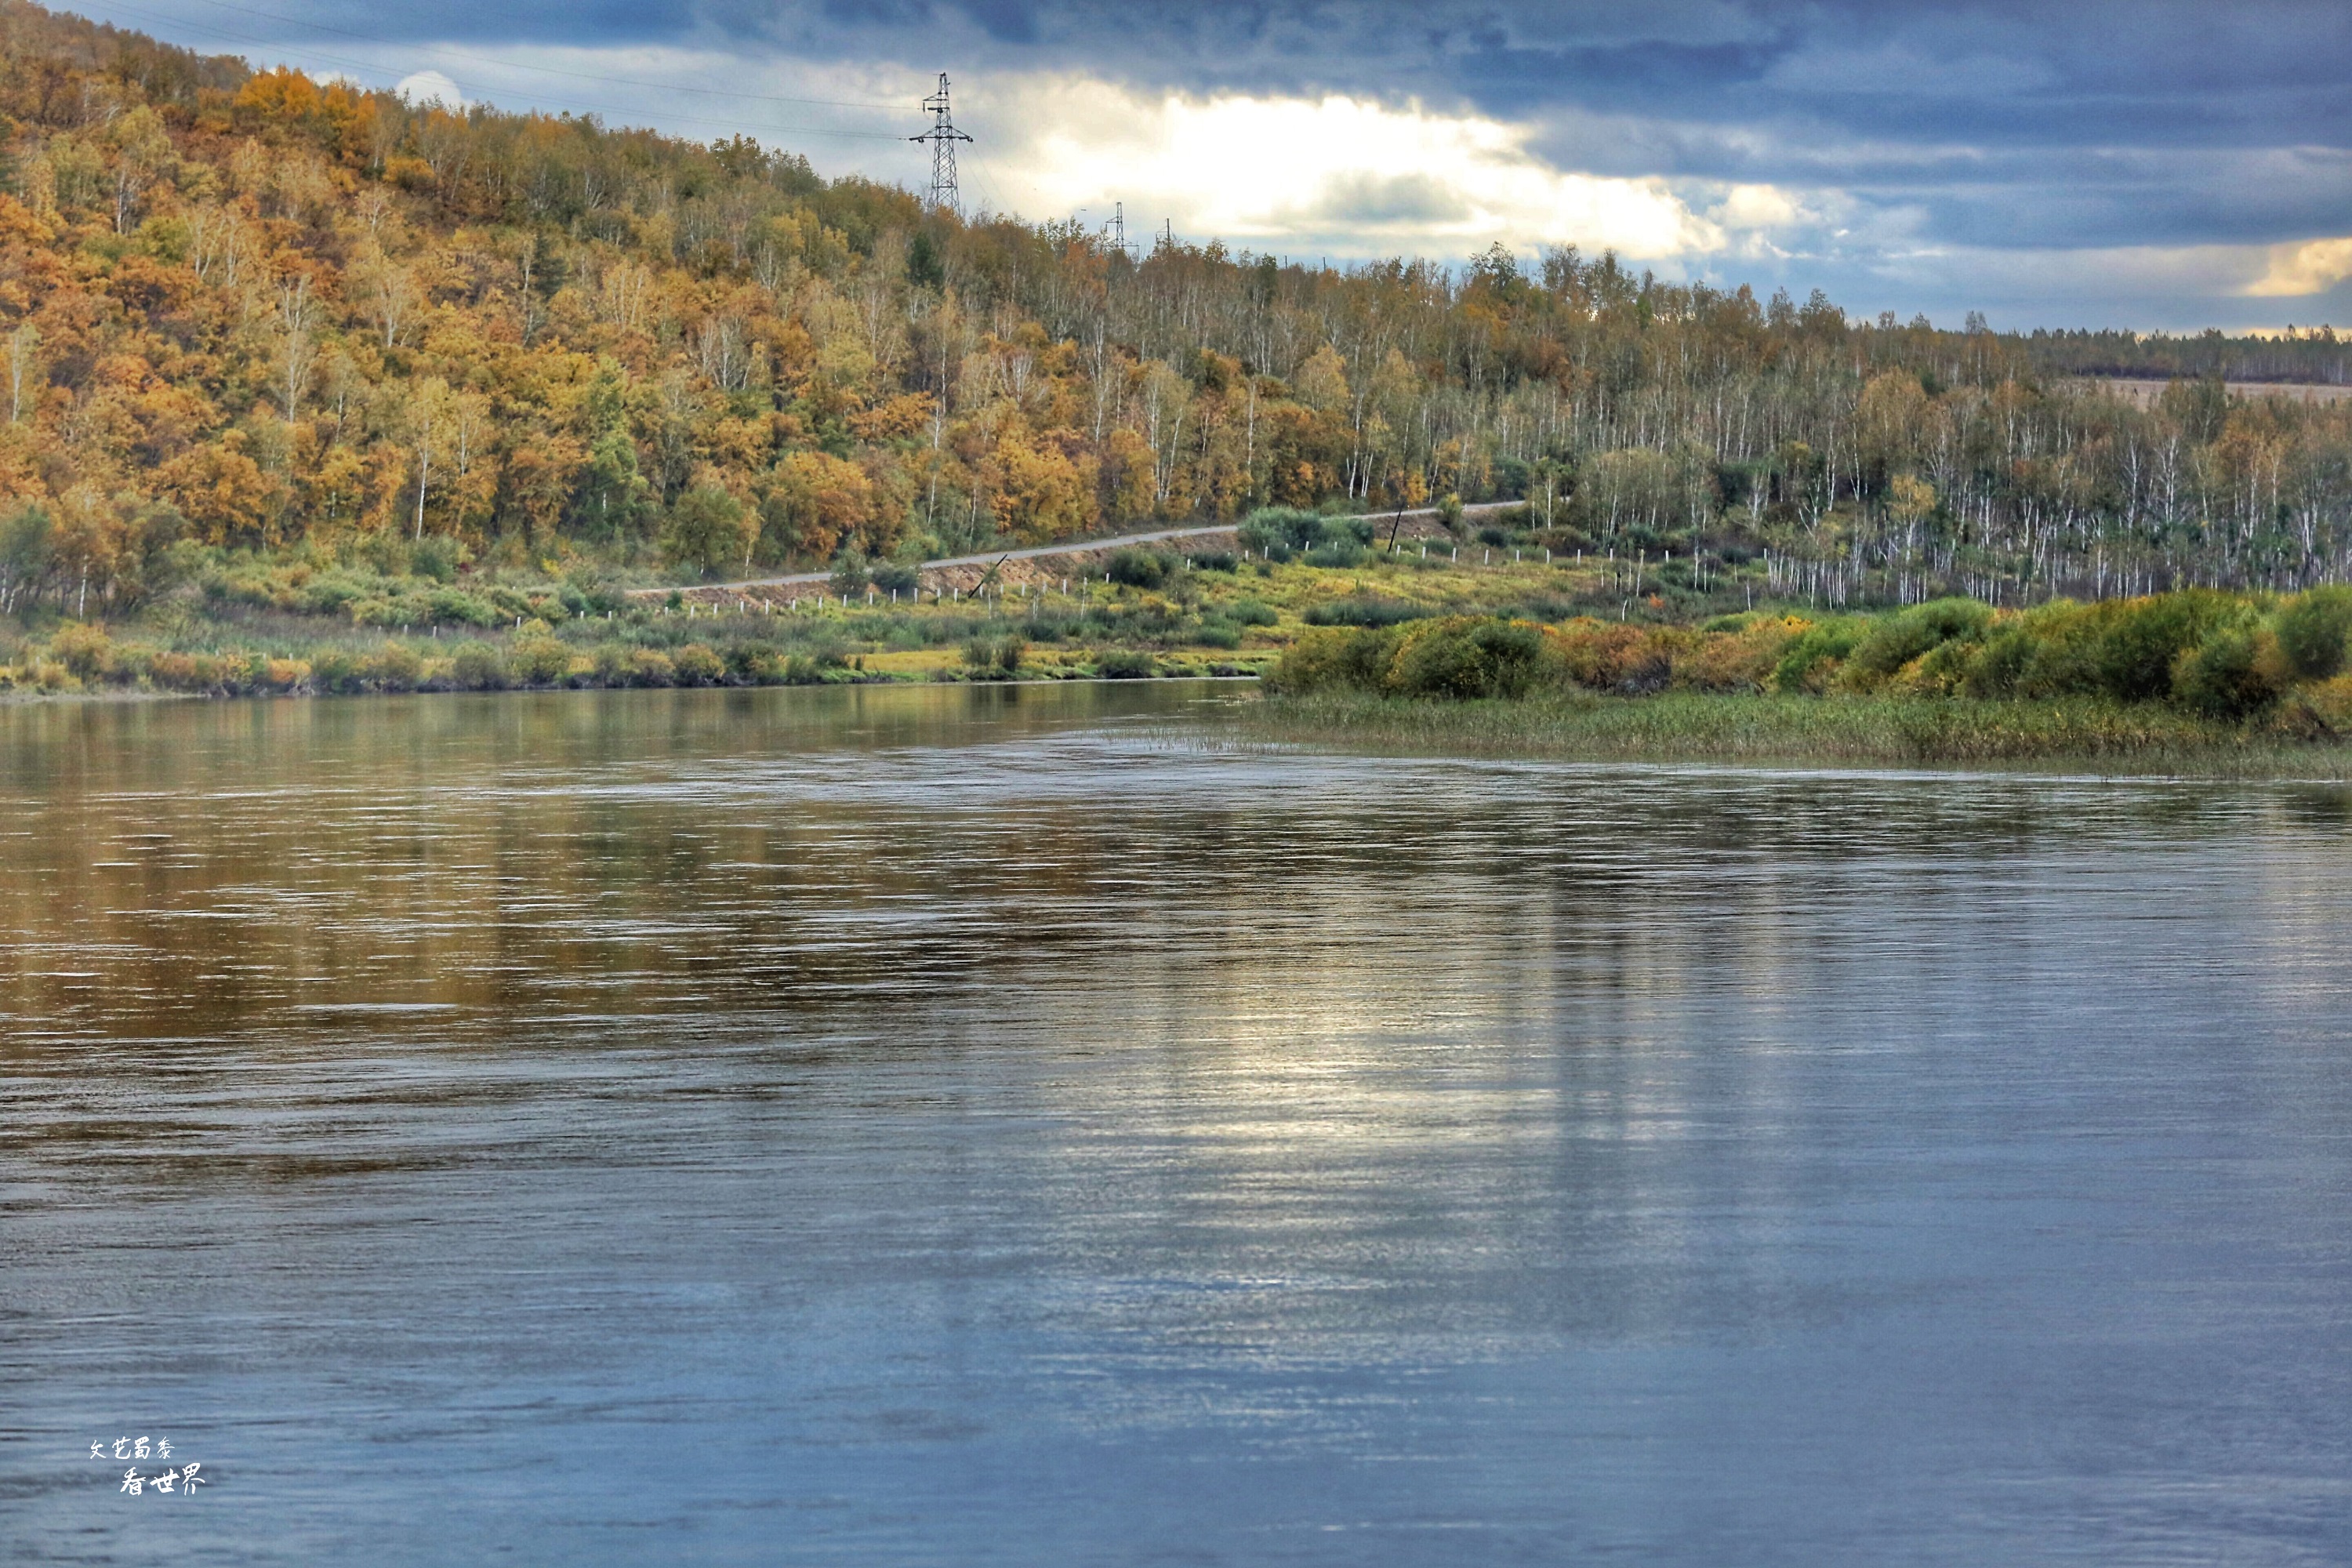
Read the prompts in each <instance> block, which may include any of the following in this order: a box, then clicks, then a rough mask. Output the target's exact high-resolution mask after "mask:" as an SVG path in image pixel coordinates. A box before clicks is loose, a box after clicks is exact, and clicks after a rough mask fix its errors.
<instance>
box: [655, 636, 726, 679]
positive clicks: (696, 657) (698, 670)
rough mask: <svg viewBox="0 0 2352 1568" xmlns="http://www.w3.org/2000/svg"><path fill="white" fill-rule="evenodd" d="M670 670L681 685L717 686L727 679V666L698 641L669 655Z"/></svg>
mask: <svg viewBox="0 0 2352 1568" xmlns="http://www.w3.org/2000/svg"><path fill="white" fill-rule="evenodd" d="M669 660H670V670H671V672H672V673H673V674H674V675H675V676H676V677H677V683H678V684H679V685H680V686H716V685H718V684H719V682H720V681H722V680H724V679H727V666H726V664H725V663H724V662H723V661H721V660H720V658H719V656H718V655H717V654H715V653H713V652H711V651H710V649H709V648H708V647H704V646H703V645H702V644H700V643H698V642H690V643H688V644H687V645H686V646H685V647H682V648H680V649H678V650H677V652H676V653H674V654H672V655H670V656H669Z"/></svg>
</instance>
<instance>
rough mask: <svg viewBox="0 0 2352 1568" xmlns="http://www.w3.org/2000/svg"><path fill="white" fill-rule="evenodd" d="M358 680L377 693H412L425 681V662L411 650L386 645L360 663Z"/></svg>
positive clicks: (397, 644) (399, 645)
mask: <svg viewBox="0 0 2352 1568" xmlns="http://www.w3.org/2000/svg"><path fill="white" fill-rule="evenodd" d="M360 679H362V680H364V681H365V682H367V684H368V685H370V686H372V687H373V688H374V689H376V690H378V691H414V690H415V689H416V687H417V683H418V682H419V681H421V680H423V679H425V661H424V660H423V659H422V658H418V657H417V656H416V654H415V651H414V650H413V649H410V648H408V647H403V646H402V645H401V644H399V643H386V644H384V645H383V647H380V648H378V649H376V650H375V652H373V653H372V654H370V655H368V657H367V658H364V659H362V660H361V661H360Z"/></svg>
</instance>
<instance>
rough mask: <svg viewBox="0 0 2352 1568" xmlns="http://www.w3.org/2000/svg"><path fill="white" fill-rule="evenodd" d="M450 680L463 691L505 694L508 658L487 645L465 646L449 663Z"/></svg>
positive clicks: (470, 643)
mask: <svg viewBox="0 0 2352 1568" xmlns="http://www.w3.org/2000/svg"><path fill="white" fill-rule="evenodd" d="M449 679H450V682H451V684H453V685H455V686H456V687H457V689H458V690H460V691H504V690H505V689H507V682H508V674H507V660H506V655H504V654H502V653H500V652H499V650H498V649H497V648H495V647H491V646H490V645H489V644H488V643H486V642H462V643H459V644H458V645H457V649H456V651H455V652H453V653H452V654H451V656H450V659H449Z"/></svg>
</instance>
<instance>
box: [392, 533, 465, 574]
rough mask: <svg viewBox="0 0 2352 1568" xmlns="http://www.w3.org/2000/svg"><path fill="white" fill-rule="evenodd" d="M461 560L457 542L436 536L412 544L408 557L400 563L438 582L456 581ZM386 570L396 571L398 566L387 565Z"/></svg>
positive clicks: (411, 570)
mask: <svg viewBox="0 0 2352 1568" xmlns="http://www.w3.org/2000/svg"><path fill="white" fill-rule="evenodd" d="M394 559H396V557H394ZM459 560H460V558H459V552H458V549H457V541H456V540H454V539H446V538H441V537H437V536H436V537H435V538H432V539H420V540H418V541H417V542H415V544H413V545H411V546H410V547H409V549H408V552H407V559H406V560H405V561H403V562H401V563H400V564H401V565H403V566H405V567H406V568H407V569H408V570H409V571H410V572H413V573H415V574H416V575H417V576H419V577H430V578H432V579H433V580H434V581H435V582H436V583H454V582H456V581H457V567H458V565H459ZM386 570H390V571H396V570H398V567H387V568H386Z"/></svg>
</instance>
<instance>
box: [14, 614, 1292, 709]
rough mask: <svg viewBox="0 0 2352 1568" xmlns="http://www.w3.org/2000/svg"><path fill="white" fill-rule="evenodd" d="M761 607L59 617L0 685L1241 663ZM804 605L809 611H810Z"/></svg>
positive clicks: (775, 682)
mask: <svg viewBox="0 0 2352 1568" xmlns="http://www.w3.org/2000/svg"><path fill="white" fill-rule="evenodd" d="M775 618H776V617H759V616H731V617H718V616H704V617H700V618H698V619H697V620H684V619H681V618H678V617H675V616H670V617H664V616H643V615H640V616H636V617H635V618H634V619H635V624H630V623H616V625H617V626H618V627H619V632H618V634H617V635H604V636H600V635H599V634H602V633H604V632H605V631H606V628H605V627H604V626H602V625H598V626H562V627H551V626H547V625H545V624H543V623H541V622H537V621H530V620H526V621H524V622H523V623H522V625H521V626H519V627H515V628H511V629H509V630H501V631H499V632H496V633H478V634H475V635H472V636H467V637H439V636H434V635H429V634H426V635H417V636H412V637H384V638H380V639H373V640H368V641H352V642H338V641H328V640H323V639H317V638H304V637H299V636H295V637H286V638H283V639H279V646H275V647H252V646H238V645H227V646H217V647H205V648H187V647H170V646H161V645H159V644H158V643H156V642H154V641H152V640H145V639H142V638H141V637H138V636H137V635H135V634H132V635H129V636H125V637H120V638H118V637H114V636H111V635H110V634H109V633H108V631H107V630H106V629H105V628H103V627H100V626H90V625H84V624H81V623H68V624H66V625H63V626H58V627H56V628H54V629H53V630H51V631H50V632H49V634H48V635H47V637H45V638H40V639H33V638H27V637H14V638H12V637H8V636H7V635H6V634H5V633H0V692H13V693H16V694H18V695H23V696H64V695H99V694H106V693H119V694H125V695H129V694H136V693H142V692H143V693H153V694H177V695H185V696H203V697H268V696H343V695H356V694H360V693H399V692H412V691H508V690H551V689H616V688H632V687H718V686H735V687H749V686H826V685H854V684H879V683H885V682H894V681H953V680H1016V679H1017V680H1072V679H1110V680H1117V679H1145V678H1150V677H1154V676H1174V677H1186V676H1224V675H1236V674H1244V673H1254V668H1252V667H1249V666H1236V665H1234V664H1232V663H1230V662H1228V661H1227V660H1225V659H1224V658H1223V657H1221V656H1220V657H1210V656H1208V655H1206V654H1195V653H1192V652H1188V651H1186V650H1182V649H1179V650H1173V651H1167V650H1160V651H1154V650H1151V649H1148V648H1139V647H1119V646H1101V645H1098V644H1095V643H1091V642H1088V641H1086V640H1084V639H1083V638H1082V637H1079V636H1077V635H1076V634H1075V633H1074V632H1073V631H1072V630H1071V629H1070V628H1067V627H1065V626H1061V625H1059V624H1057V623H1055V622H1052V621H1048V620H1044V619H1032V620H1019V619H1001V618H998V617H993V616H989V617H982V616H974V617H971V618H969V619H968V620H967V621H965V622H962V623H959V625H961V626H966V627H968V628H969V629H970V630H971V631H972V632H976V633H977V634H978V635H972V636H969V637H967V640H966V641H965V643H964V644H963V647H962V648H961V653H960V654H959V652H958V650H957V649H956V648H955V647H952V646H950V645H948V644H946V643H945V642H943V641H942V640H940V639H941V637H942V634H944V633H948V632H951V631H954V630H955V629H957V627H956V626H949V625H946V624H943V623H942V622H941V618H940V617H936V616H933V617H927V619H928V621H929V623H930V624H921V623H915V622H913V618H912V617H908V620H909V622H910V624H909V625H908V626H892V625H891V624H889V617H887V616H873V617H866V620H867V621H870V622H872V623H873V624H863V625H850V626H828V625H824V624H822V623H819V624H814V625H810V626H792V625H789V624H788V625H785V626H775V625H772V624H771V623H772V620H773V619H775ZM812 619H814V618H813V617H812Z"/></svg>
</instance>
